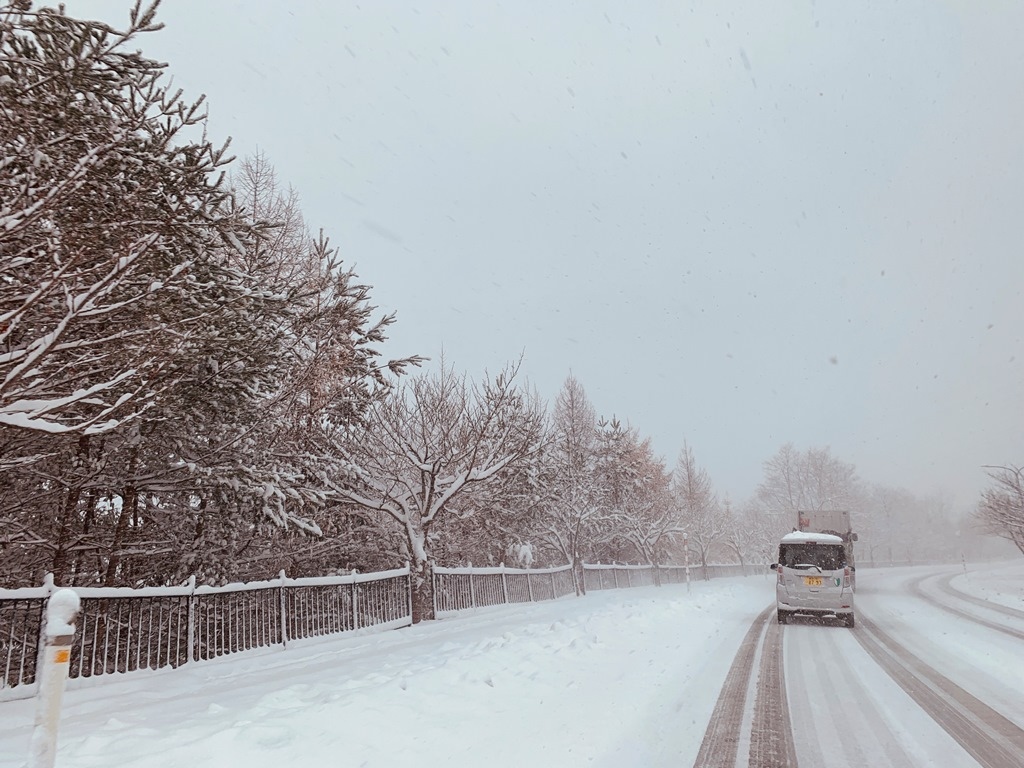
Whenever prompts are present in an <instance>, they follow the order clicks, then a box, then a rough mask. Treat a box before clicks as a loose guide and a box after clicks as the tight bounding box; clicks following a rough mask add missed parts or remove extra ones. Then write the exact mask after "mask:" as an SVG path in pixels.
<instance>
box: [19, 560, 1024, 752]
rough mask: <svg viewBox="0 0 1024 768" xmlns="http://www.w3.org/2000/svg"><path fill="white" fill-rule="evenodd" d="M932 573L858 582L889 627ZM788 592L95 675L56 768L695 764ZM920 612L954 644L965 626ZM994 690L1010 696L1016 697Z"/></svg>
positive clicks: (1004, 597) (596, 610) (999, 591)
mask: <svg viewBox="0 0 1024 768" xmlns="http://www.w3.org/2000/svg"><path fill="white" fill-rule="evenodd" d="M932 570H935V569H932ZM927 572H929V571H928V570H927V569H924V570H918V569H897V570H896V571H893V572H885V571H867V570H865V571H863V572H862V573H861V575H860V577H859V578H860V579H861V588H860V590H858V591H859V592H863V593H865V596H867V594H870V593H873V592H875V593H876V594H873V595H872V596H871V597H870V598H869V599H868V600H865V601H864V605H865V607H867V606H868V602H870V603H871V605H872V610H873V611H875V612H876V613H877V614H878V620H879V623H880V624H881V623H882V621H883V620H886V617H887V615H888V613H887V611H889V610H890V607H891V609H892V611H893V612H894V613H893V615H896V614H897V613H898V611H900V610H910V609H911V606H908V605H903V604H902V603H900V600H902V599H903V598H902V596H900V595H891V594H888V593H887V592H886V591H885V589H883V587H885V588H886V589H887V588H890V587H894V585H897V584H901V583H909V581H910V580H911V579H912V578H915V577H916V576H919V575H923V574H924V573H927ZM946 572H950V571H949V569H948V568H947V569H946ZM1022 577H1024V563H1022V564H1013V565H1012V566H1001V567H998V568H984V569H982V568H977V569H975V568H974V567H973V566H972V567H971V570H970V572H969V574H968V575H967V577H966V578H965V577H963V576H959V577H957V578H956V579H954V581H953V585H954V586H955V587H956V588H957V589H960V590H965V591H966V590H969V591H971V592H972V593H973V594H977V595H983V596H985V597H988V598H991V599H993V600H996V597H995V596H996V595H998V596H999V598H998V599H999V601H1001V602H1003V603H1004V604H1012V605H1018V603H1015V602H1013V601H1014V595H1017V596H1018V599H1019V596H1020V587H1019V584H1020V583H1021V579H1022ZM773 601H774V580H773V579H772V578H770V577H769V576H768V575H767V574H766V575H765V576H763V577H762V576H756V577H748V578H745V579H743V578H731V579H719V580H715V581H712V582H708V583H704V582H695V583H694V584H693V585H692V591H690V592H688V591H687V588H686V587H685V586H682V585H680V586H671V587H663V588H660V589H658V588H653V587H652V588H643V589H634V590H620V591H610V592H605V593H593V594H591V595H588V596H587V597H586V598H583V599H576V598H564V599H562V600H559V601H556V602H551V603H542V604H537V605H526V606H514V607H496V608H491V609H483V610H479V611H477V612H475V613H466V614H461V615H457V616H452V617H450V618H446V619H443V620H441V621H438V622H432V623H427V624H423V625H419V626H416V627H411V628H408V629H402V630H398V631H392V632H387V633H384V634H378V635H364V636H360V637H340V638H334V639H325V640H319V641H316V642H314V643H312V644H307V645H305V646H302V647H299V648H290V649H289V650H287V651H275V652H264V653H262V654H260V655H249V656H246V657H243V658H230V659H222V660H218V661H214V662H209V663H205V664H198V665H195V666H193V667H191V668H189V669H185V670H171V671H164V672H161V673H153V674H144V675H142V676H135V677H131V678H128V679H122V680H119V681H117V682H108V683H104V684H98V685H90V686H88V687H85V688H78V689H74V690H69V691H68V692H67V694H66V695H65V707H64V716H63V721H62V723H61V733H60V746H59V751H58V760H57V764H58V766H60V768H71V767H72V766H81V767H83V768H84V767H85V766H90V767H93V766H114V765H116V766H140V767H145V768H156V767H157V766H161V767H162V766H167V767H170V766H175V767H176V768H178V767H180V766H188V768H203V767H204V766H211V767H212V766H218V767H222V766H247V767H249V766H251V767H252V768H260V767H262V766H267V767H268V768H270V767H273V768H281V766H298V765H302V766H382V767H383V766H389V767H390V766H417V768H422V767H423V766H456V767H462V766H465V767H467V768H469V767H470V766H472V767H473V768H480V767H486V768H500V767H501V766H517V767H518V766H522V765H537V766H567V767H568V766H604V767H606V768H612V767H613V766H614V767H616V768H617V767H619V766H662V765H664V766H668V765H673V766H678V765H692V763H693V760H694V758H695V756H696V754H697V752H698V749H699V747H700V743H701V740H702V739H703V736H704V731H705V728H706V726H707V723H708V720H709V717H710V715H711V711H712V709H713V707H714V705H715V701H716V699H717V696H718V693H719V690H720V688H721V686H722V682H723V680H724V678H725V675H726V673H727V671H728V669H729V666H730V664H731V662H732V660H733V656H734V655H735V653H736V651H737V649H738V648H739V645H740V642H741V640H742V638H743V636H744V634H745V633H746V631H747V629H748V628H749V627H750V624H751V622H752V621H753V619H754V617H755V616H756V615H757V614H758V613H759V612H760V611H761V610H762V609H763V608H765V607H766V606H767V605H769V604H771V603H773ZM890 601H892V602H890ZM1007 601H1009V602H1007ZM1021 602H1024V601H1021ZM918 608H919V607H918ZM918 619H919V621H918V624H917V626H916V629H915V631H916V632H919V633H920V635H921V636H925V637H927V638H929V643H930V646H931V652H932V653H934V654H940V655H941V653H942V652H941V651H939V650H936V648H937V647H938V646H939V645H941V643H942V641H941V638H942V637H943V636H944V635H949V634H950V632H948V631H947V630H948V628H949V627H951V626H954V625H955V626H959V624H958V623H957V622H958V619H957V618H956V617H955V616H948V615H943V614H942V613H941V611H938V610H936V611H933V612H926V611H923V610H921V611H920V613H919V616H918ZM790 629H794V628H787V629H786V631H787V632H789V630H790ZM795 629H797V630H798V633H802V634H807V633H808V632H810V631H814V630H820V631H822V632H838V633H842V632H849V630H844V629H841V628H834V627H810V626H807V627H796V628H795ZM972 631H973V630H972ZM986 631H990V630H986ZM792 634H794V639H795V635H796V634H797V633H792ZM784 637H785V636H784ZM803 640H804V641H806V640H807V638H803ZM1017 658H1018V661H1016V662H1015V663H1016V669H1015V670H1013V674H1014V675H1015V676H1020V675H1021V674H1024V661H1020V660H1019V658H1020V657H1019V654H1018V657H1017ZM976 661H977V662H978V664H979V665H980V666H981V667H982V668H983V676H984V677H986V678H987V677H989V676H991V675H992V672H991V671H990V670H989V669H988V666H987V665H989V662H988V661H986V660H983V659H978V660H976ZM961 662H962V663H963V664H966V665H967V666H970V665H971V664H972V659H971V654H970V652H969V651H968V652H967V653H966V656H965V657H962V659H961ZM992 663H1002V664H1006V663H1010V664H1013V663H1014V662H1012V661H1010V662H1007V661H1006V660H1005V659H1004V660H1003V661H997V662H992ZM879 674H881V673H879ZM1014 679H1017V678H1016V677H1014V676H1011V679H1010V682H1009V683H1008V685H1013V682H1012V680H1014ZM894 690H895V689H894ZM1017 690H1018V691H1019V690H1020V689H1017ZM982 693H985V691H982ZM994 693H995V695H996V699H995V700H994V701H993V705H998V704H999V701H1000V699H1002V698H1003V697H1004V696H1012V695H1013V692H1012V691H1008V690H1007V689H1005V688H1004V689H1000V688H998V687H997V688H996V689H995V691H994ZM901 695H902V694H900V693H899V692H894V693H893V694H892V696H893V698H894V699H895V698H897V697H899V696H901ZM1016 695H1017V696H1018V698H1019V693H1017V694H1016ZM899 703H900V705H902V704H903V703H904V702H902V700H900V701H899ZM33 714H34V702H32V701H15V702H7V703H3V704H0V768H8V767H13V766H21V765H23V764H24V763H25V759H26V756H27V751H28V742H29V735H30V732H31V726H32V718H33ZM865 727H867V726H865Z"/></svg>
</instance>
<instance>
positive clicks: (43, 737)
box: [28, 589, 82, 768]
mask: <svg viewBox="0 0 1024 768" xmlns="http://www.w3.org/2000/svg"><path fill="white" fill-rule="evenodd" d="M81 605H82V602H81V600H80V599H79V597H78V595H77V594H76V593H75V592H74V591H73V590H70V589H59V590H57V591H56V592H54V593H53V594H52V595H50V598H49V600H47V601H46V630H45V634H46V643H45V646H44V648H43V665H42V667H41V668H40V669H39V670H37V676H40V675H41V679H40V680H39V694H38V698H37V700H36V719H35V726H34V728H33V730H32V739H31V741H30V743H29V759H28V765H29V768H52V766H53V762H54V759H55V758H56V756H57V725H58V724H59V722H60V702H61V699H62V698H63V696H64V684H65V683H66V682H67V679H68V668H69V667H70V666H71V644H72V641H73V640H74V637H75V620H76V619H77V618H78V611H79V609H80V608H81Z"/></svg>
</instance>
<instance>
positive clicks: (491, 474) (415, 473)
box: [336, 361, 543, 622]
mask: <svg viewBox="0 0 1024 768" xmlns="http://www.w3.org/2000/svg"><path fill="white" fill-rule="evenodd" d="M518 367H519V366H518V364H517V365H513V366H510V367H508V368H506V369H505V370H503V371H502V372H501V373H499V374H498V375H496V376H494V377H487V378H485V380H484V381H483V383H482V384H480V385H474V384H471V383H468V382H467V380H466V378H465V376H458V375H456V374H455V372H454V371H453V370H452V369H451V368H449V367H447V366H445V365H444V364H443V361H442V366H441V370H440V371H439V372H438V373H437V374H436V375H426V374H425V375H421V376H417V377H415V378H413V379H410V380H406V381H405V382H403V383H401V384H399V385H398V386H396V387H395V389H394V390H393V391H392V392H391V393H390V394H389V395H388V397H387V398H385V399H384V400H382V401H380V402H377V403H374V404H372V405H371V406H370V408H369V409H368V411H367V414H366V418H365V420H364V423H363V424H362V425H361V427H360V428H359V429H358V430H352V433H351V435H350V442H349V443H348V444H342V445H339V449H340V450H341V451H342V452H343V453H344V454H345V455H346V456H347V460H348V464H347V467H346V469H347V477H346V478H345V479H344V481H343V482H339V483H337V485H336V491H337V493H338V494H339V495H340V496H341V497H342V498H344V499H347V500H348V501H350V502H352V503H354V504H357V505H358V506H360V507H362V508H364V509H367V510H372V511H374V512H378V513H380V514H382V515H385V516H387V517H388V518H389V519H391V520H392V521H394V522H395V523H397V524H398V526H399V527H400V529H401V531H402V533H403V536H404V539H405V544H406V546H407V548H408V552H407V556H408V557H409V559H410V560H411V565H412V569H413V621H414V622H418V621H421V620H423V619H430V618H433V617H434V605H433V578H432V560H433V547H434V540H433V533H434V528H435V526H436V524H437V523H438V521H439V520H441V519H443V518H444V517H445V516H446V515H448V514H450V513H451V512H452V510H453V509H455V508H456V504H457V502H458V500H459V499H461V498H463V497H465V496H466V495H467V494H469V493H470V492H471V491H472V490H473V489H474V488H476V487H479V486H482V485H485V484H488V483H498V482H501V480H502V475H503V473H507V472H509V470H510V469H511V468H512V467H513V466H514V465H515V464H516V463H517V462H521V461H523V460H524V459H526V457H528V456H530V455H531V454H533V453H534V452H536V451H537V450H538V449H539V447H540V440H541V436H542V426H543V411H542V409H541V407H540V404H539V403H538V401H537V399H536V397H534V396H532V395H530V394H529V393H527V392H526V391H524V390H522V389H520V388H518V387H517V386H516V383H515V380H516V375H517V373H518Z"/></svg>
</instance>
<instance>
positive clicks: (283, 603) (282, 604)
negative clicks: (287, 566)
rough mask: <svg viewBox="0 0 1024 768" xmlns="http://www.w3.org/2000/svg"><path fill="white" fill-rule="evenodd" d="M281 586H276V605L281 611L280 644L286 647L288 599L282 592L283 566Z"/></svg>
mask: <svg viewBox="0 0 1024 768" xmlns="http://www.w3.org/2000/svg"><path fill="white" fill-rule="evenodd" d="M280 576H281V586H280V587H278V592H279V600H278V606H279V610H280V611H281V645H283V646H284V647H285V648H287V647H288V601H287V598H286V597H285V594H284V579H285V575H284V568H282V569H281V574H280Z"/></svg>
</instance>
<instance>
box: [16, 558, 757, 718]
mask: <svg viewBox="0 0 1024 768" xmlns="http://www.w3.org/2000/svg"><path fill="white" fill-rule="evenodd" d="M744 570H745V569H743V568H742V567H741V566H738V565H709V566H708V567H707V572H706V576H707V577H708V578H711V577H715V576H734V575H744ZM688 571H689V575H688ZM582 573H583V586H584V587H585V589H586V590H588V591H589V590H604V589H622V588H627V587H642V586H650V585H653V584H675V583H682V582H684V581H686V580H687V579H688V578H694V579H696V578H703V577H704V576H705V571H704V569H702V568H700V567H690V568H684V567H682V566H659V567H655V566H649V565H644V566H639V565H618V564H616V565H600V564H598V565H590V564H586V565H584V566H583V569H582ZM54 589H55V587H54V585H53V582H52V580H50V579H49V578H48V579H47V582H46V583H45V584H44V586H42V587H32V588H28V589H12V590H4V589H0V673H2V675H0V701H2V700H4V699H12V698H23V697H27V696H31V695H33V694H34V693H35V689H36V687H37V686H36V684H35V683H36V667H37V664H38V657H39V649H40V639H41V635H42V629H43V627H42V625H43V616H44V608H45V605H46V600H47V599H48V597H49V595H50V594H52V593H53V591H54ZM411 589H412V582H411V577H410V571H409V568H408V567H406V568H400V569H396V570H393V571H384V572H380V573H368V574H356V573H353V574H352V575H349V576H326V577H319V578H304V579H289V578H286V577H285V576H284V575H283V574H282V576H281V578H279V579H275V580H273V581H262V582H251V583H248V584H229V585H227V586H224V587H207V586H198V587H197V586H196V584H195V579H194V578H193V579H191V580H190V581H189V583H188V584H186V585H185V586H181V587H145V588H142V589H131V588H126V587H112V588H107V587H75V592H77V593H78V596H79V597H80V598H81V610H80V612H79V616H78V623H77V629H76V632H75V635H74V643H73V645H72V649H71V664H70V670H69V675H70V677H71V678H72V679H73V680H74V679H85V678H91V677H97V676H100V675H111V674H116V673H127V672H135V671H137V670H142V669H162V668H166V667H180V666H182V665H183V664H186V663H188V662H190V661H205V660H208V659H215V658H218V657H221V656H226V655H228V654H233V653H238V652H240V651H247V650H252V649H255V648H266V647H271V646H278V647H286V646H287V645H288V643H290V642H293V641H297V640H303V639H306V638H313V637H321V636H324V635H332V634H338V633H343V632H352V631H354V630H364V629H370V628H374V629H381V630H383V629H392V628H397V627H403V626H408V625H409V624H411V623H412V606H411V594H412V593H411ZM575 592H576V587H575V583H574V580H573V573H572V568H571V567H570V566H568V565H566V566H562V567H560V568H542V569H529V570H526V569H517V568H506V567H504V566H499V567H497V568H442V567H435V568H434V607H435V610H436V612H437V613H438V614H445V613H451V612H455V611H462V610H467V609H472V608H481V607H486V606H493V605H504V604H510V603H526V602H540V601H544V600H554V599H556V598H560V597H565V596H567V595H572V594H575Z"/></svg>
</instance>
